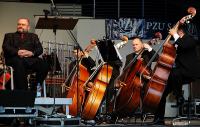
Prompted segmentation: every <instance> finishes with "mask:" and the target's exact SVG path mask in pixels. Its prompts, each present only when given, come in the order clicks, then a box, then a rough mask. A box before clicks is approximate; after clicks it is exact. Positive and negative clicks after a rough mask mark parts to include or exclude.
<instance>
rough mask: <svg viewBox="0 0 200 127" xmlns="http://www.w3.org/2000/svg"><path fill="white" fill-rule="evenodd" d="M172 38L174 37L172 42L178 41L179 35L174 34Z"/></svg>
mask: <svg viewBox="0 0 200 127" xmlns="http://www.w3.org/2000/svg"><path fill="white" fill-rule="evenodd" d="M173 37H174V41H176V40H178V38H179V35H178V34H177V33H176V34H174V35H173Z"/></svg>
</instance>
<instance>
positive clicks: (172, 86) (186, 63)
mask: <svg viewBox="0 0 200 127" xmlns="http://www.w3.org/2000/svg"><path fill="white" fill-rule="evenodd" d="M169 33H170V34H171V35H172V36H173V37H174V39H175V43H174V45H175V47H176V53H177V55H176V59H175V64H174V67H173V68H172V70H171V72H170V75H169V77H168V81H167V87H166V89H165V91H164V93H163V96H162V98H161V101H160V104H159V106H158V109H157V112H156V113H155V118H154V122H155V123H156V124H164V114H165V104H166V97H167V95H168V94H169V93H170V92H171V91H173V93H174V95H175V96H176V98H177V104H178V105H181V104H182V103H183V102H184V98H183V95H182V85H183V84H186V83H190V82H191V81H193V80H194V79H196V78H199V77H200V68H199V67H200V64H199V62H198V58H197V52H196V49H195V48H196V45H197V44H196V40H195V39H194V38H193V37H191V36H189V35H188V34H187V33H186V26H185V25H180V26H179V27H178V29H171V30H170V31H169Z"/></svg>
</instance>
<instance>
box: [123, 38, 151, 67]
mask: <svg viewBox="0 0 200 127" xmlns="http://www.w3.org/2000/svg"><path fill="white" fill-rule="evenodd" d="M132 46H133V51H134V52H133V53H131V54H129V55H127V56H126V62H125V67H126V66H127V65H128V64H129V63H130V61H131V60H132V59H133V58H134V57H135V56H136V55H138V54H139V53H140V52H142V53H141V55H140V56H139V57H140V58H142V59H143V62H144V64H147V63H148V62H149V60H150V59H151V58H152V56H153V55H154V54H155V51H154V50H153V49H152V47H151V46H150V45H149V44H147V43H143V42H142V40H141V39H140V38H139V37H134V38H133V40H132Z"/></svg>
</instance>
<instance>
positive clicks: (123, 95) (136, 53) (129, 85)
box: [112, 37, 158, 122]
mask: <svg viewBox="0 0 200 127" xmlns="http://www.w3.org/2000/svg"><path fill="white" fill-rule="evenodd" d="M152 40H155V39H152ZM149 42H152V41H149ZM150 44H151V43H150ZM150 44H148V43H143V42H142V40H141V38H140V37H134V38H133V40H132V49H133V53H130V54H128V55H127V56H126V62H125V66H124V69H123V72H122V74H121V75H120V76H119V77H118V79H117V82H116V84H115V85H116V87H118V88H120V90H119V91H118V94H117V96H116V98H115V109H114V112H113V113H112V122H115V120H116V117H126V116H128V115H132V113H133V112H134V111H135V110H136V109H138V108H139V104H140V97H142V96H141V95H140V93H141V91H140V90H142V89H137V88H136V86H137V85H136V84H137V83H135V81H133V80H137V76H135V71H136V74H138V73H137V72H139V70H137V69H139V68H140V67H139V68H138V61H140V59H142V66H143V67H145V66H146V64H147V63H148V62H149V61H150V59H151V58H152V57H153V55H154V54H155V51H154V50H153V48H152V47H151V46H150ZM157 57H158V55H156V59H157ZM156 59H155V60H156ZM139 66H140V65H139ZM150 68H151V63H150V64H149V67H147V69H148V70H149V69H150ZM147 69H145V70H147ZM142 71H143V70H142ZM142 75H143V74H142ZM138 77H139V76H138ZM143 79H144V80H148V76H145V75H143V78H142V80H143ZM123 85H125V86H123ZM121 86H122V87H121Z"/></svg>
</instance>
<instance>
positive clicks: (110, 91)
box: [106, 65, 120, 113]
mask: <svg viewBox="0 0 200 127" xmlns="http://www.w3.org/2000/svg"><path fill="white" fill-rule="evenodd" d="M112 67H113V71H112V76H111V79H110V82H109V84H108V86H107V88H106V112H107V113H108V112H109V108H110V106H111V105H110V104H111V99H112V98H113V97H114V95H115V92H116V90H115V79H116V78H117V77H118V76H119V74H120V66H116V65H113V66H112Z"/></svg>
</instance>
